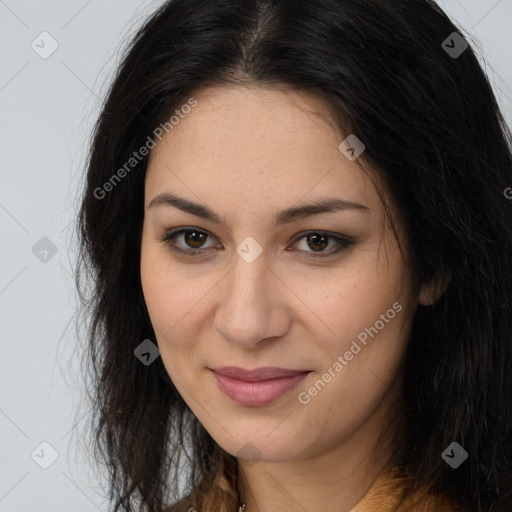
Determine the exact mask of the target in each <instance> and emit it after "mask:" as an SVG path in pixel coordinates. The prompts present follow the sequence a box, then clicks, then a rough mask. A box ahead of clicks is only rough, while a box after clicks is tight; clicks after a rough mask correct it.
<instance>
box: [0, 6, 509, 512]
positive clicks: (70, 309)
mask: <svg viewBox="0 0 512 512" xmlns="http://www.w3.org/2000/svg"><path fill="white" fill-rule="evenodd" d="M161 3H162V2H161V1H148V0H146V1H139V2H137V1H134V0H109V1H108V2H106V1H103V2H100V1H99V0H73V1H70V0H67V1H64V0H60V1H59V0H47V1H36V0H5V1H3V0H0V43H1V55H2V61H1V68H0V108H1V121H0V141H1V151H0V228H1V240H2V243H1V251H0V322H1V324H0V325H1V328H2V341H1V353H0V461H1V463H0V512H19V511H24V512H29V511H30V512H39V511H40V512H43V511H48V512H50V511H51V512H59V511H63V512H64V511H66V512H70V511H84V512H88V511H91V512H94V511H96V510H103V511H106V510H107V505H106V502H105V500H104V499H103V498H102V497H101V496H100V495H99V494H97V493H96V492H95V489H96V488H97V483H98V480H97V479H96V478H95V477H94V475H93V473H92V470H91V466H90V465H89V464H88V462H87V457H86V455H85V454H84V453H83V452H79V451H77V449H76V448H75V446H76V443H77V441H78V440H79V435H78V436H77V432H79V431H80V425H81V423H83V424H85V420H83V419H82V420H81V418H83V413H84V412H85V413H86V412H87V411H86V410H85V409H84V410H83V411H82V413H81V414H82V415H78V416H77V412H76V411H77V406H78V404H79V398H80V396H81V392H80V388H81V387H82V384H81V382H80V373H79V368H78V359H77V355H76V354H74V353H73V350H74V348H75V338H76V336H75V326H74V321H73V314H74V311H75V310H74V308H75V305H76V298H75V289H74V282H73V278H72V275H71V273H72V263H73V261H74V251H73V246H74V244H73V240H72V239H71V235H72V232H71V223H72V222H73V221H74V217H75V214H76V208H77V202H76V196H77V190H78V187H79V186H80V185H81V183H82V177H83V166H84V162H85V155H86V149H87V145H88V143H89V135H90V131H91V127H92V124H93V122H94V120H95V116H96V115H97V113H98V111H99V107H100V100H101V98H102V97H103V95H104V93H105V91H106V86H107V85H108V81H109V79H110V78H111V76H112V73H113V70H114V69H115V65H116V63H118V62H119V50H120V48H122V47H123V42H124V40H125V38H126V37H128V36H129V35H130V34H132V33H133V32H134V30H135V29H136V28H137V27H138V26H139V25H140V23H141V22H142V20H143V19H144V18H145V17H146V16H147V14H149V13H150V12H152V11H153V10H154V9H155V8H156V7H158V6H159V5H160V4H161ZM439 4H440V5H441V7H443V8H444V9H445V11H446V12H447V13H448V14H449V15H450V17H452V19H454V20H456V21H457V22H458V23H459V26H461V27H463V28H464V29H465V30H467V31H468V32H469V33H470V34H471V35H472V36H474V37H475V38H476V41H475V44H476V46H473V47H474V49H476V51H477V53H478V54H479V55H480V56H481V57H482V58H483V59H484V60H485V69H486V71H487V73H488V75H489V77H490V79H491V82H492V84H493V86H494V89H495V91H496V94H497V97H498V101H499V103H500V105H501V107H502V109H503V112H504V114H505V116H506V118H507V120H508V122H509V123H510V122H511V120H512V87H511V85H512V62H511V59H510V54H511V49H512V31H510V27H511V26H512V0H467V1H464V0H461V1H457V0H442V1H439ZM44 31H46V32H48V33H49V34H50V35H51V36H52V38H54V39H55V40H56V41H57V43H58V48H57V50H56V51H55V52H54V53H53V54H52V55H50V56H49V57H48V58H46V59H43V58H41V57H40V56H39V55H38V54H37V53H36V52H35V51H34V50H33V49H32V47H31V43H32V41H34V40H36V43H37V42H38V41H40V38H39V37H38V36H39V35H40V34H41V32H44ZM447 35H448V34H447ZM440 43H441V42H440ZM39 45H40V46H42V43H40V42H39ZM45 48H46V49H48V48H49V40H48V39H47V40H46V43H45ZM42 50H43V49H42V48H41V50H40V51H42ZM475 137H478V133H476V132H475ZM511 185H512V184H511ZM43 237H47V238H49V239H50V240H51V241H52V243H53V244H55V246H56V248H57V253H56V254H55V255H54V256H53V257H50V256H51V253H49V255H48V256H47V258H48V261H46V262H42V261H40V259H38V258H37V257H36V255H34V254H33V252H32V248H33V247H34V245H35V244H36V243H38V242H39V240H40V239H41V238H43ZM43 256H44V254H41V257H43ZM80 420H81V421H80ZM77 421H78V426H76V427H75V424H76V422H77ZM77 437H78V439H77ZM42 442H47V443H49V444H50V445H51V446H52V447H53V449H55V450H56V452H57V453H58V457H57V459H56V460H55V462H54V463H53V464H52V465H51V466H49V467H48V468H47V469H43V468H41V467H40V465H39V464H44V463H45V462H46V463H48V462H50V461H51V454H52V452H51V449H49V448H48V447H47V446H45V445H43V446H42V447H41V446H40V444H41V443H42ZM34 450H36V451H35V453H34V455H33V457H34V458H32V457H31V454H32V453H33V452H34ZM36 461H37V462H38V463H39V464H38V463H36Z"/></svg>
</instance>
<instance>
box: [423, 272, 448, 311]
mask: <svg viewBox="0 0 512 512" xmlns="http://www.w3.org/2000/svg"><path fill="white" fill-rule="evenodd" d="M450 280H451V274H450V275H447V276H444V277H438V278H435V279H432V280H431V281H429V282H428V283H422V285H421V287H420V291H419V294H418V302H419V303H420V304H421V305H422V306H432V305H433V304H435V303H436V302H437V301H438V300H439V299H440V298H441V297H442V295H443V294H444V293H445V292H446V289H447V288H448V285H449V284H450Z"/></svg>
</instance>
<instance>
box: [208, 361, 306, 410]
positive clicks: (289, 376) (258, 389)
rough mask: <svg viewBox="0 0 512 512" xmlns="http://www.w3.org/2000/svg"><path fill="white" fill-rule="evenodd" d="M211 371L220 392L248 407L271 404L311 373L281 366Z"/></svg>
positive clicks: (230, 367)
mask: <svg viewBox="0 0 512 512" xmlns="http://www.w3.org/2000/svg"><path fill="white" fill-rule="evenodd" d="M209 370H210V371H211V372H212V374H213V376H214V377H215V379H216V381H217V385H218V387H219V389H220V390H221V391H222V392H223V393H224V394H225V395H227V396H228V397H229V398H231V400H233V401H234V402H235V403H237V404H240V405H245V406H251V407H256V406H263V405H268V404H270V403H272V402H274V401H276V400H277V399H279V398H280V397H282V396H283V395H285V394H286V393H288V392H290V391H291V390H292V389H293V388H295V387H296V386H297V385H298V384H299V383H300V382H302V380H304V378H305V377H306V376H307V375H308V374H309V373H311V370H289V369H286V368H278V367H264V368H256V369H254V370H246V369H243V368H238V367H233V366H229V367H226V366H225V367H222V368H215V369H211V368H209Z"/></svg>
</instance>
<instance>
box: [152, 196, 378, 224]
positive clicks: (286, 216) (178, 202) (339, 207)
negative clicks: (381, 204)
mask: <svg viewBox="0 0 512 512" xmlns="http://www.w3.org/2000/svg"><path fill="white" fill-rule="evenodd" d="M164 205H166V206H174V207H175V208H178V209H179V210H182V211H184V212H186V213H191V214H193V215H196V216H197V217H201V218H203V219H207V220H210V221H212V222H216V223H218V224H224V225H225V226H227V222H226V220H225V219H224V218H223V217H222V216H220V215H218V214H216V213H215V212H214V211H212V210H211V209H210V208H208V206H204V205H201V204H198V203H194V202H192V201H189V200H188V199H184V198H182V197H178V196H176V195H174V194H170V193H168V192H164V193H162V194H159V195H158V196H156V197H154V198H153V200H152V201H151V202H150V203H149V205H148V209H149V208H154V207H156V206H164ZM343 210H356V211H361V212H363V213H365V212H369V211H370V208H368V207H367V206H365V205H363V204H360V203H356V202H353V201H346V200H344V199H339V198H325V199H318V200H316V201H313V202H311V203H308V204H303V205H300V206H293V207H291V208H286V209H285V210H282V211H280V212H278V213H276V214H274V215H273V217H272V226H273V227H275V226H278V225H282V224H290V223H292V222H295V221H297V220H300V219H303V218H305V217H310V216H312V215H319V214H321V213H331V212H337V211H343Z"/></svg>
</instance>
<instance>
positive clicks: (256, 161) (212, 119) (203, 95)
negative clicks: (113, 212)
mask: <svg viewBox="0 0 512 512" xmlns="http://www.w3.org/2000/svg"><path fill="white" fill-rule="evenodd" d="M193 97H194V98H195V100H196V101H197V105H196V106H195V107H194V108H192V109H187V111H188V113H187V114H185V113H184V112H183V113H181V115H180V116H179V121H178V122H177V123H175V124H174V126H173V127H172V129H170V130H169V132H168V133H164V135H163V138H162V140H161V141H160V142H157V145H156V147H155V148H154V149H153V150H152V151H151V154H150V160H149V165H148V170H147V174H146V204H147V203H148V202H149V201H150V200H151V198H152V197H153V196H154V195H155V194H157V193H159V192H162V191H168V189H170V188H172V189H176V188H177V189H179V190H181V191H185V192H187V193H188V194H194V195H196V196H197V197H199V198H201V199H205V200H206V199H207V198H210V199H211V200H212V201H214V202H215V203H216V204H217V205H223V206H225V205H226V201H228V203H227V204H229V203H231V204H236V205H237V206H238V207H240V205H244V207H246V208H249V207H251V208H253V209H254V208H256V211H258V210H261V209H262V208H263V207H266V208H272V207H273V205H275V207H276V208H277V205H279V206H282V204H283V203H286V204H288V203H290V204H292V203H295V202H298V201H301V200H302V199H304V200H306V199H317V198H320V197H325V196H326V195H329V196H332V195H340V196H341V197H343V199H345V200H349V201H355V202H364V203H365V204H367V205H368V206H369V207H370V208H372V209H375V208H377V206H378V205H379V204H380V199H379V197H378V195H377V194H376V191H375V188H374V185H373V183H372V182H371V180H369V179H368V176H369V175H368V174H367V173H365V172H363V170H362V169H361V165H358V163H357V162H352V161H350V160H348V159H347V158H346V157H345V156H344V154H342V152H341V151H340V150H339V148H338V146H339V144H340V142H342V141H343V140H344V138H345V137H346V135H348V134H346V135H343V134H341V133H340V132H339V130H338V129H337V128H336V127H335V125H334V122H333V120H332V118H331V117H330V115H329V111H328V109H327V107H326V105H325V104H324V103H323V102H322V101H321V100H319V99H318V98H315V97H313V96H310V95H305V94H299V93H296V92H291V91H283V90H278V89H266V88H265V89H264V88H259V87H231V88H210V89H205V90H202V91H200V92H199V93H196V94H194V96H193ZM177 110H178V112H179V110H180V109H179V106H177ZM175 119H177V118H175ZM359 164H361V162H359ZM363 165H364V164H363ZM187 189H188V190H187Z"/></svg>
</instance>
